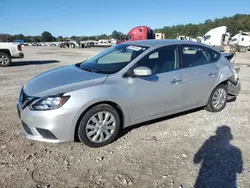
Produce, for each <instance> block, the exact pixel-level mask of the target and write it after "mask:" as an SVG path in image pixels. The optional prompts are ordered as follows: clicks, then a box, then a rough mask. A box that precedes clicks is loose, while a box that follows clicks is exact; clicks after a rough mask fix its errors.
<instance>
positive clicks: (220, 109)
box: [205, 84, 228, 112]
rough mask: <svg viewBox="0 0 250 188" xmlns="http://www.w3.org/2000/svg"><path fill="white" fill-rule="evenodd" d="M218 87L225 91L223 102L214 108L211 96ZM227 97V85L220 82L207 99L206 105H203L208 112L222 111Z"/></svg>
mask: <svg viewBox="0 0 250 188" xmlns="http://www.w3.org/2000/svg"><path fill="white" fill-rule="evenodd" d="M219 89H223V90H224V91H225V95H226V96H225V98H226V100H225V102H224V104H223V105H222V106H221V107H220V108H215V106H214V104H213V96H214V95H215V93H216V92H217V91H218V90H219ZM227 98H228V92H227V87H226V86H225V85H224V84H220V85H218V86H217V87H216V88H215V89H214V90H213V92H212V93H211V95H210V97H209V101H208V104H207V106H206V107H205V109H206V110H207V111H209V112H220V111H222V110H223V109H224V108H225V107H226V104H227Z"/></svg>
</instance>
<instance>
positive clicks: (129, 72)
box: [122, 44, 182, 78]
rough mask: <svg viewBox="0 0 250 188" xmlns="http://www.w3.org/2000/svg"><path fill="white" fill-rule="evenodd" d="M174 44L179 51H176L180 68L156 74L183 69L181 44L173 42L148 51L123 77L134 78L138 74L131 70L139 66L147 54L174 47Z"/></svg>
mask: <svg viewBox="0 0 250 188" xmlns="http://www.w3.org/2000/svg"><path fill="white" fill-rule="evenodd" d="M172 46H174V47H176V50H177V52H176V58H177V63H178V64H179V68H178V69H174V70H171V71H167V72H162V73H157V74H156V75H159V74H164V73H168V72H172V71H178V70H181V69H182V66H181V59H180V58H181V56H180V45H179V44H171V45H166V46H160V47H158V48H156V49H153V50H151V51H149V52H148V53H146V54H145V55H144V56H143V57H141V58H140V59H138V60H137V61H136V62H135V63H134V65H133V66H131V67H130V68H129V69H128V70H127V71H126V72H125V73H124V74H123V76H122V77H124V78H127V77H132V78H134V77H136V76H135V75H134V74H133V73H131V72H132V71H133V70H134V69H135V68H136V67H137V65H138V63H139V62H140V61H141V60H142V59H143V58H144V57H145V56H147V55H149V54H153V53H155V52H156V51H157V50H159V49H162V48H167V47H172Z"/></svg>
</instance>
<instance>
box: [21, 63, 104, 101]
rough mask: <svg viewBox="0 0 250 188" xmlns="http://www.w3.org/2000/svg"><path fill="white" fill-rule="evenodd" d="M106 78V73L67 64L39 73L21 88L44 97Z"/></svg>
mask: <svg viewBox="0 0 250 188" xmlns="http://www.w3.org/2000/svg"><path fill="white" fill-rule="evenodd" d="M106 78H107V74H99V73H94V72H88V71H84V70H82V69H80V68H78V67H76V66H75V65H69V66H64V67H60V68H56V69H52V70H50V71H47V72H44V73H42V74H39V75H38V76H36V77H34V78H33V79H31V80H30V81H29V82H28V83H27V84H26V85H25V86H24V88H23V89H24V92H25V93H26V94H27V95H29V96H35V97H45V96H49V95H57V94H60V93H65V92H70V91H74V90H76V89H80V88H84V87H88V86H93V85H97V84H101V83H102V82H104V81H105V79H106Z"/></svg>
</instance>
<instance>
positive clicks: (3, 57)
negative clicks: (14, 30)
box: [0, 52, 11, 67]
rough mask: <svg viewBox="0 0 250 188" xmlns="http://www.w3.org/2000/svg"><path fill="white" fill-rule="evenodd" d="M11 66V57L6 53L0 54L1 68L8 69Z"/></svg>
mask: <svg viewBox="0 0 250 188" xmlns="http://www.w3.org/2000/svg"><path fill="white" fill-rule="evenodd" d="M10 64H11V57H10V55H9V54H7V53H5V52H0V66H1V67H8V66H10Z"/></svg>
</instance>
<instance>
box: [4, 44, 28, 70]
mask: <svg viewBox="0 0 250 188" xmlns="http://www.w3.org/2000/svg"><path fill="white" fill-rule="evenodd" d="M23 57H24V54H23V52H22V45H21V44H17V43H11V42H0V66H1V67H7V66H10V65H11V61H12V59H14V58H23Z"/></svg>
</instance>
